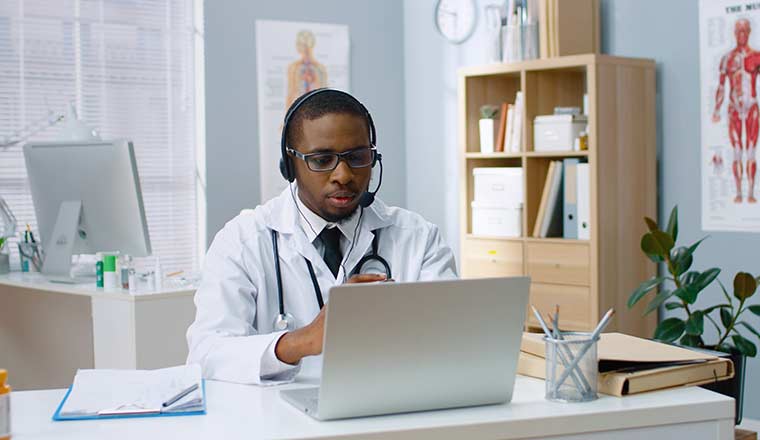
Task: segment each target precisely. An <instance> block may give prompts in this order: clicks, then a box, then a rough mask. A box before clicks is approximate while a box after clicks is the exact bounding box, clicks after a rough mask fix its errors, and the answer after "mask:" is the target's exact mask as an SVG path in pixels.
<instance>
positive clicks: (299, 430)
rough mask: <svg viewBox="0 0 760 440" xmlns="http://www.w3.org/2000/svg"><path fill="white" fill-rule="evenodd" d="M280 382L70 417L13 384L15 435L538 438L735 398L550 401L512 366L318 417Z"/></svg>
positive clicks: (699, 412)
mask: <svg viewBox="0 0 760 440" xmlns="http://www.w3.org/2000/svg"><path fill="white" fill-rule="evenodd" d="M302 385H303V384H295V385H289V386H288V387H297V386H302ZM279 389H282V388H276V387H273V388H261V387H257V386H246V385H236V384H229V383H223V382H214V381H207V382H206V394H207V398H208V402H207V406H208V414H206V415H202V416H183V417H159V418H143V419H129V420H124V419H122V420H118V419H114V420H102V421H92V420H90V421H76V422H73V421H69V422H53V421H51V416H52V414H53V412H54V411H55V409H56V407H57V406H58V404H59V402H60V400H61V398H62V397H63V395H64V390H42V391H24V392H19V393H12V394H11V422H12V426H11V428H12V435H13V437H12V438H13V439H14V440H41V439H109V440H118V439H136V438H165V439H170V438H178V439H183V440H191V439H202V440H208V439H217V438H218V439H259V438H268V439H269V438H271V439H274V438H288V439H290V438H321V437H322V438H323V437H331V438H335V437H350V438H370V437H371V438H378V437H383V438H394V439H404V438H410V439H411V438H415V439H417V438H436V439H467V440H476V439H494V438H499V439H514V438H525V437H542V438H543V437H547V436H555V435H568V434H579V433H592V432H598V431H607V430H620V429H627V428H641V427H652V426H661V425H674V424H675V425H676V426H679V425H678V424H689V423H695V422H705V421H716V420H719V419H723V423H724V426H725V424H726V423H728V422H727V421H726V420H727V419H731V420H733V408H734V401H733V399H730V398H728V397H725V396H722V395H719V394H715V393H712V392H710V391H707V390H704V389H701V388H695V387H692V388H679V389H674V390H667V391H659V392H652V393H645V394H640V395H636V396H628V397H625V398H617V397H611V396H605V395H601V397H600V399H598V400H596V401H593V402H588V403H578V404H562V403H554V402H549V401H546V400H544V398H543V396H544V382H543V381H541V380H537V379H531V378H527V377H521V376H518V378H517V385H516V388H515V394H514V398H513V401H512V403H510V404H505V405H491V406H481V407H473V408H462V409H452V410H441V411H429V412H420V413H411V414H401V415H393V416H380V417H369V418H360V419H349V420H337V421H328V422H319V421H316V420H314V419H312V418H311V417H309V416H307V415H305V414H303V413H301V412H300V411H298V410H297V409H295V408H294V407H292V406H290V405H289V404H288V403H287V402H285V401H283V400H282V399H281V398H280V397H279V396H278V392H279ZM680 426H687V425H680ZM732 426H733V425H732V424H731V427H732ZM724 431H725V430H724ZM731 432H732V429H731ZM579 438H583V437H582V436H581V437H579ZM626 438H636V437H626ZM704 438H715V437H704ZM731 438H733V434H731Z"/></svg>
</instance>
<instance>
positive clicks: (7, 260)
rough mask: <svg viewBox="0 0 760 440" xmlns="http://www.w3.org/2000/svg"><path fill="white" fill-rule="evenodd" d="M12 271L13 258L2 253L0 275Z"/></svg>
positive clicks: (0, 255)
mask: <svg viewBox="0 0 760 440" xmlns="http://www.w3.org/2000/svg"><path fill="white" fill-rule="evenodd" d="M10 271H11V256H10V255H8V254H6V253H3V252H1V251H0V275H3V274H6V273H8V272H10Z"/></svg>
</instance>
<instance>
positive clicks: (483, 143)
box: [480, 119, 494, 153]
mask: <svg viewBox="0 0 760 440" xmlns="http://www.w3.org/2000/svg"><path fill="white" fill-rule="evenodd" d="M493 131H494V123H493V119H481V120H480V152H481V153H493Z"/></svg>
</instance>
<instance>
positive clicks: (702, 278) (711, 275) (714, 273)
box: [692, 267, 720, 293]
mask: <svg viewBox="0 0 760 440" xmlns="http://www.w3.org/2000/svg"><path fill="white" fill-rule="evenodd" d="M719 274H720V269H718V268H717V267H713V268H712V269H707V270H706V271H704V272H702V273H701V274H699V276H698V277H697V279H696V280H694V283H693V284H692V286H693V288H694V289H695V290H696V293H699V292H701V291H702V290H704V288H705V287H707V286H709V285H710V283H712V282H713V281H715V278H717V277H718V275H719Z"/></svg>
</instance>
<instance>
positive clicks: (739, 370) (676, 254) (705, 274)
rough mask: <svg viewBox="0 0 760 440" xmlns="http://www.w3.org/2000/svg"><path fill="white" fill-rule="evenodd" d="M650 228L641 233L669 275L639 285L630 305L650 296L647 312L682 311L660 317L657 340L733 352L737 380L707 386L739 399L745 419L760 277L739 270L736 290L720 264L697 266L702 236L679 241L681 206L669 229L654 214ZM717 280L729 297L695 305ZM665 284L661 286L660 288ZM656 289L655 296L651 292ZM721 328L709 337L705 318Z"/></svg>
mask: <svg viewBox="0 0 760 440" xmlns="http://www.w3.org/2000/svg"><path fill="white" fill-rule="evenodd" d="M644 220H645V222H646V224H647V227H648V228H649V231H648V232H647V233H645V234H644V235H643V236H642V237H641V250H642V251H643V252H644V254H645V255H646V256H647V257H648V258H649V259H650V260H652V261H653V262H655V263H658V264H663V265H664V267H665V268H666V270H667V274H666V275H662V276H655V277H653V278H651V279H648V280H646V281H644V282H642V283H641V285H639V287H638V288H637V289H636V290H634V291H633V293H631V296H630V297H629V298H628V307H629V308H631V307H633V306H634V305H635V304H636V303H638V302H639V301H641V300H642V299H644V297H647V296H649V297H650V299H649V304H648V305H647V307H646V309H645V311H644V314H645V315H646V314H649V313H652V312H654V311H656V310H658V309H659V308H660V306H662V305H663V304H664V305H665V308H666V309H667V310H679V311H681V312H682V316H681V317H671V318H668V319H665V320H663V321H662V322H660V323H659V324H658V326H657V328H656V330H655V332H654V339H657V340H660V341H663V342H668V343H675V342H677V343H680V344H681V345H685V346H688V347H695V348H704V349H710V350H715V351H720V352H723V353H727V354H729V355H730V357H731V359H732V360H733V362H734V369H735V376H734V378H733V379H731V380H729V381H724V382H718V383H715V384H710V385H709V386H705V388H709V389H713V390H715V391H718V392H721V393H723V394H727V395H729V396H731V397H733V398H734V399H736V421H737V424H738V423H739V422H741V412H742V404H743V385H744V371H745V368H744V367H745V360H746V357H747V356H749V357H755V356H756V355H757V346H756V345H755V343H753V342H752V340H751V339H754V338H755V337H756V338H760V332H758V331H757V330H756V329H755V328H754V327H752V325H750V324H749V323H748V322H747V321H746V320H744V319H743V318H745V317H746V316H747V315H746V312H750V313H754V314H755V315H758V316H760V305H749V304H748V302H747V300H748V299H750V298H751V297H752V296H753V295H754V294H755V292H756V291H757V286H758V281H760V278H756V277H754V276H753V275H751V274H749V273H747V272H739V273H737V274H736V276H735V277H734V281H733V292H732V293H733V295H729V293H728V290H727V289H726V287H725V286H724V285H723V283H722V282H721V281H720V280H719V279H718V275H719V274H720V272H721V270H720V269H719V268H717V267H713V268H710V269H707V270H705V271H701V272H700V271H697V270H692V264H693V262H694V252H695V251H696V250H697V247H699V245H700V243H702V241H704V239H705V238H706V237H705V238H702V239H701V240H699V241H697V242H696V243H694V244H692V245H691V246H678V245H676V240H677V239H678V207H675V208H673V210H672V211H671V213H670V218H669V220H668V225H667V227H666V228H665V230H662V229H660V227H659V226H658V225H657V222H655V221H654V220H652V219H651V218H648V217H647V218H645V219H644ZM714 281H717V284H718V285H719V286H720V290H721V292H722V293H723V296H722V298H721V300H720V301H718V302H717V303H715V304H712V305H710V306H709V307H707V308H704V309H698V308H697V307H696V305H695V303H696V302H697V298H698V297H699V295H700V294H701V293H702V292H704V291H705V289H706V288H707V287H708V286H710V285H711V284H712V283H713V282H714ZM657 287H660V289H659V291H657V290H656V288H657ZM650 294H651V295H650ZM706 322H707V323H709V325H712V326H713V327H715V330H716V332H717V336H716V337H715V339H711V340H710V341H706V340H705V337H704V333H705V323H706Z"/></svg>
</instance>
